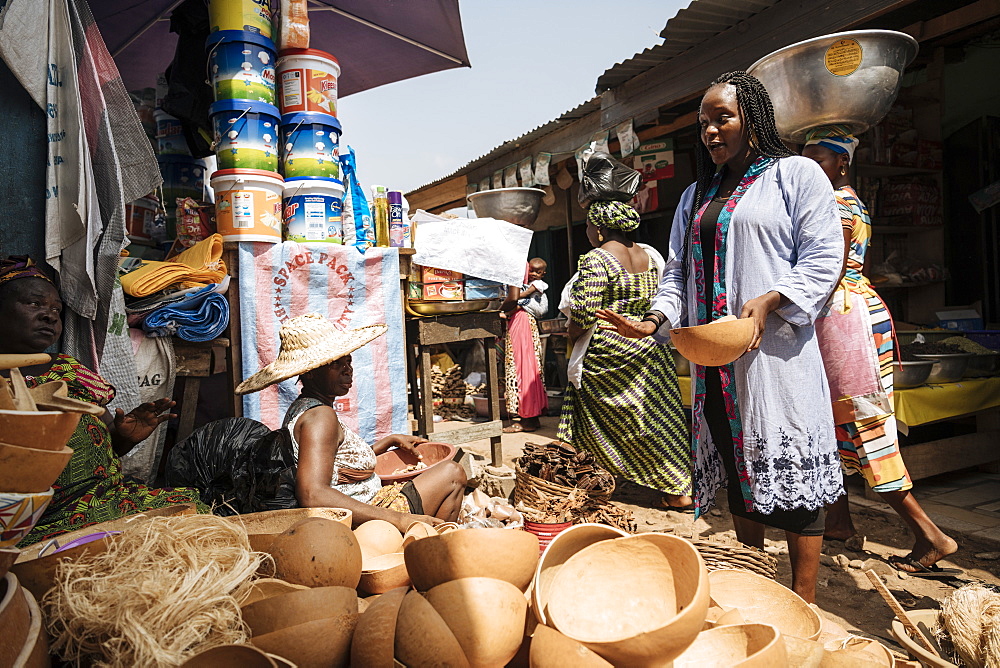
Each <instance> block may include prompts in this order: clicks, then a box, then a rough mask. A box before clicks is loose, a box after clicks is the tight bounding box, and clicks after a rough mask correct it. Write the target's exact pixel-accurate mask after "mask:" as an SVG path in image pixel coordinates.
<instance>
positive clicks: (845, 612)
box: [439, 417, 1000, 658]
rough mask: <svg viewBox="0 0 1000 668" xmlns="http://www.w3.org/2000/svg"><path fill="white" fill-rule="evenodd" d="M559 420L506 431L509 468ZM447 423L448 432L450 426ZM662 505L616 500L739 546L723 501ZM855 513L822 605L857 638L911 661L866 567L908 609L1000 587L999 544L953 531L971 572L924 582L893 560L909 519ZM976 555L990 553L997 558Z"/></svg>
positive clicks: (785, 573)
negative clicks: (854, 541) (965, 588)
mask: <svg viewBox="0 0 1000 668" xmlns="http://www.w3.org/2000/svg"><path fill="white" fill-rule="evenodd" d="M557 422H558V420H557V419H556V418H553V417H548V418H542V428H541V429H540V430H539V431H537V432H534V433H531V434H527V433H525V434H510V435H507V434H505V435H504V438H503V460H504V463H505V464H507V465H508V466H512V465H513V459H514V458H515V457H517V456H519V455H520V454H521V448H522V447H523V445H524V444H525V443H527V442H535V443H544V442H547V441H549V440H552V439H553V438H554V437H555V431H556V429H555V428H556V424H557ZM453 424H454V423H453ZM460 424H461V423H457V424H455V426H459V425H460ZM441 426H442V427H444V428H448V426H450V425H447V424H444V425H441ZM439 428H440V427H439ZM462 447H463V448H465V449H466V450H468V451H470V452H472V453H474V454H475V455H476V456H477V458H479V459H481V460H483V459H485V458H488V456H489V454H488V453H489V443H488V441H481V442H476V443H470V444H465V445H463V446H462ZM850 480H851V485H852V488H851V489H852V496H854V498H857V496H860V488H855V487H853V486H854V485H857V484H863V482H862V481H861V480H860V479H856V476H855V477H852V478H851V479H850ZM659 501H660V494H659V492H656V491H655V490H651V489H648V488H644V487H640V486H638V485H635V484H632V483H629V482H628V481H623V480H619V481H618V486H617V489H616V490H615V493H614V495H613V497H612V502H613V503H615V504H618V505H620V506H622V507H624V508H627V509H628V510H630V511H632V513H633V514H634V515H635V519H636V525H637V528H638V530H639V531H671V532H673V533H675V534H677V535H680V536H684V537H692V536H697V537H701V538H709V537H717V538H721V539H723V540H726V539H728V540H730V541H733V542H735V538H736V532H735V530H734V529H733V522H732V517H731V516H730V514H729V511H728V509H727V508H725V507H724V506H725V504H724V503H723V506H722V507H719V506H716V507H715V508H713V509H711V510H710V511H709V512H708V513H707V514H706V515H704V516H702V517H701V518H699V519H698V520H697V521H695V520H694V519H693V516H692V515H686V514H682V513H676V512H670V511H667V510H664V509H663V508H661V507H659ZM883 509H884V511H883ZM851 513H852V515H853V518H854V524H855V526H856V527H857V529H858V532H859V533H860V534H861V535H864V536H865V537H866V542H865V547H864V549H863V550H862V551H861V552H854V551H851V550H848V549H846V547H845V546H844V544H843V543H837V542H831V541H826V542H824V546H823V555H822V557H821V565H820V572H819V586H818V588H817V592H816V603H817V605H818V606H819V607H820V608H821V609H822V610H823V612H824V613H825V615H826V616H827V617H829V618H830V619H831V620H833V621H835V622H837V623H838V624H840V625H842V626H843V627H844V628H846V629H847V630H848V631H850V632H852V633H854V634H856V635H863V636H868V637H873V638H877V639H878V640H880V641H881V642H883V643H884V644H885V645H886V646H887V647H889V648H891V649H892V650H893V651H894V652H895V653H896V654H897V656H899V657H900V658H904V657H906V653H905V651H904V650H903V649H902V647H900V646H899V645H898V643H896V641H895V639H894V638H893V637H892V634H891V633H890V631H889V628H890V626H891V622H892V620H893V618H894V617H895V615H894V614H893V613H892V612H891V610H890V609H889V607H888V606H887V605H886V604H885V603H884V602H883V601H882V598H881V597H880V596H879V595H878V593H877V592H876V591H875V590H874V587H873V586H872V584H871V582H870V581H869V580H868V577H867V576H866V575H865V571H866V570H868V569H869V568H870V569H872V570H874V571H875V572H877V573H879V574H880V575H881V576H882V578H883V580H884V581H885V582H886V585H887V586H888V588H889V590H890V591H892V593H893V595H894V596H895V597H896V598H897V600H898V601H899V602H900V604H901V605H902V606H903V607H904V608H905V609H914V610H915V609H922V608H936V607H940V602H941V601H942V600H943V599H944V598H945V597H947V596H948V594H949V593H951V592H953V591H954V590H955V588H956V587H959V586H961V585H962V584H964V583H965V582H975V581H980V582H984V583H989V584H993V585H1000V577H998V575H1000V544H998V543H996V542H988V541H985V540H982V539H977V538H975V537H972V536H969V535H963V534H961V533H956V532H954V531H949V532H948V533H949V535H951V536H952V538H954V539H955V540H956V541H958V543H959V546H960V547H959V551H958V552H957V553H956V554H955V555H952V557H949V558H948V559H945V560H942V561H941V562H939V564H940V565H941V566H952V567H956V566H957V567H958V568H961V569H962V570H964V571H965V575H964V576H962V577H961V578H959V579H953V580H929V579H926V578H918V577H913V576H910V575H907V574H905V573H900V572H898V571H897V570H896V569H895V568H893V567H892V566H890V565H889V564H888V563H887V559H888V557H889V556H891V555H906V554H908V553H909V551H910V547H911V546H912V543H913V537H912V535H911V534H910V533H909V530H908V529H907V528H906V526H905V524H904V523H903V521H902V520H900V519H899V517H898V516H897V515H895V513H893V511H892V510H891V509H890V508H889V507H888V506H887V505H884V504H877V505H876V506H868V505H860V504H857V503H852V504H851ZM765 546H766V547H765V549H766V550H767V551H768V552H769V553H771V554H773V555H774V556H775V557H776V558H777V560H778V576H777V577H778V580H779V581H780V582H781V583H782V584H784V585H786V586H790V585H791V568H790V565H789V560H788V556H787V555H788V548H787V544H786V542H785V540H784V532H781V531H778V530H775V529H768V533H767V539H766V542H765ZM976 555H987V556H989V557H995V559H993V558H980V557H977V556H976Z"/></svg>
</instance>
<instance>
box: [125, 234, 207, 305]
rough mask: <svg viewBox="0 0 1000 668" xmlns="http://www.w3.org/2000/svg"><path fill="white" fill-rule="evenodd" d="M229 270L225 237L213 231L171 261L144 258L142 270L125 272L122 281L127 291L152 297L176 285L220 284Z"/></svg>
mask: <svg viewBox="0 0 1000 668" xmlns="http://www.w3.org/2000/svg"><path fill="white" fill-rule="evenodd" d="M124 260H125V261H126V262H128V261H129V260H134V258H124ZM226 273H227V272H226V263H225V262H223V261H222V236H221V235H219V234H213V235H212V236H210V237H208V238H207V239H205V240H203V241H200V242H198V243H197V244H195V245H194V246H192V247H191V248H188V249H187V250H186V251H184V252H183V253H181V254H179V255H177V256H176V257H173V258H171V259H170V260H168V261H165V262H155V261H152V260H147V261H143V262H142V264H141V265H140V266H139V268H138V269H135V270H133V271H130V272H128V273H127V274H125V275H123V276H122V277H121V281H122V289H123V290H125V293H126V294H129V295H132V296H133V297H148V296H149V295H152V294H156V293H157V292H160V291H161V290H166V289H167V288H169V287H171V286H174V285H177V286H180V287H181V288H191V287H198V286H202V285H208V284H210V283H219V282H220V281H221V280H222V279H223V277H225V275H226Z"/></svg>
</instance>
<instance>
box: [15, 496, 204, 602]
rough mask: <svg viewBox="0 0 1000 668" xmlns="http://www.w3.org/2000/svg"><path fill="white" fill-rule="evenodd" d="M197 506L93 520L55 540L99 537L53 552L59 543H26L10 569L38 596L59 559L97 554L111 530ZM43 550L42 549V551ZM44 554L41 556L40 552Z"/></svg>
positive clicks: (187, 512) (194, 509)
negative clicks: (93, 535) (88, 524)
mask: <svg viewBox="0 0 1000 668" xmlns="http://www.w3.org/2000/svg"><path fill="white" fill-rule="evenodd" d="M196 512H197V507H196V506H195V504H193V503H181V504H178V505H176V506H168V507H166V508H154V509H153V510H147V511H146V512H144V513H136V514H133V515H126V516H125V517H119V518H118V519H116V520H110V521H108V522H101V523H100V524H92V525H91V526H89V527H86V528H83V529H77V530H76V531H70V532H69V533H65V534H61V535H59V536H57V537H56V538H55V539H54V541H55V542H56V543H58V545H66V544H68V543H70V542H72V541H75V540H77V539H80V538H83V537H85V536H89V535H91V534H95V533H104V534H105V535H104V536H102V537H101V538H100V539H98V540H95V541H91V542H89V543H84V544H82V545H79V546H78V547H73V548H70V549H68V550H63V551H61V552H53V549H56V548H57V547H58V546H57V545H53V541H41V542H38V543H35V544H33V545H29V546H27V547H25V548H24V549H22V550H21V554H20V555H19V556H18V558H17V561H15V562H14V565H12V566H11V567H10V570H11V572H13V573H16V574H17V577H18V579H20V580H21V586H23V587H24V588H25V589H27V590H28V591H30V592H31V593H32V595H33V596H34V597H35V598H36V599H39V600H41V598H42V597H43V596H45V592H47V591H48V590H49V589H51V588H52V582H53V577H54V576H55V571H56V565H57V564H58V563H59V561H60V560H62V559H69V560H73V559H78V558H79V557H80V556H81V555H84V554H98V553H100V552H104V551H105V550H107V549H108V541H111V540H114V538H115V534H114V532H120V531H125V530H127V529H128V528H129V527H130V526H134V525H135V523H136V522H141V521H143V520H145V519H147V518H150V517H174V516H183V515H194V514H195V513H196ZM43 551H44V552H43ZM40 554H43V555H44V556H39V555H40Z"/></svg>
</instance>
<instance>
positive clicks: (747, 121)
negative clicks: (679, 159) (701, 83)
mask: <svg viewBox="0 0 1000 668" xmlns="http://www.w3.org/2000/svg"><path fill="white" fill-rule="evenodd" d="M720 84H729V85H731V86H733V87H735V88H736V104H737V107H738V108H739V111H740V120H741V122H742V123H743V126H744V127H745V128H746V131H747V140H748V142H749V144H750V149H751V150H752V151H753V152H754V153H757V154H758V155H762V156H766V157H768V158H787V157H789V156H792V155H795V154H794V153H793V152H792V151H790V150H789V149H788V147H787V146H785V144H784V143H782V141H781V138H780V137H779V136H778V128H777V126H776V125H775V123H774V107H773V106H772V105H771V97H770V96H769V95H768V94H767V89H766V88H764V84H762V83H761V82H760V80H759V79H758V78H757V77H755V76H752V75H750V74H747V73H746V72H745V71H743V70H734V71H732V72H726V73H725V74H723V75H721V76H719V77H716V79H715V80H714V81H713V82H712V83H711V84H710V85H709V88H712V87H713V86H718V85H720ZM706 90H707V89H706ZM697 128H698V141H697V142H696V147H695V170H696V171H695V173H696V175H697V185H696V186H695V190H694V200H693V202H692V204H691V213H690V215H689V216H688V222H687V227H686V229H685V234H684V253H683V255H682V257H683V260H684V265H683V266H684V285H685V286H686V285H687V279H688V272H689V271H690V270H689V268H688V253H689V252H690V245H691V225H692V224H694V219H695V217H696V216H697V215H698V210H699V209H701V205H702V204H703V203H704V201H705V194H706V193H707V192H708V189H709V187H710V186H711V184H712V179H713V178H714V177H715V173H716V166H715V164H714V163H713V162H712V157H711V155H710V154H709V152H708V149H707V148H705V145H704V144H703V143H702V142H701V127H700V123H699V124H698V126H697Z"/></svg>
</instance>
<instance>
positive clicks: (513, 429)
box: [503, 422, 538, 434]
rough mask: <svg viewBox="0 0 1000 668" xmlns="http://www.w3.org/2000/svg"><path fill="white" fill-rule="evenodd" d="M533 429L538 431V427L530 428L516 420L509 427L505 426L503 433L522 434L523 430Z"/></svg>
mask: <svg viewBox="0 0 1000 668" xmlns="http://www.w3.org/2000/svg"><path fill="white" fill-rule="evenodd" d="M533 431H538V427H535V428H534V429H529V428H527V427H524V426H522V425H521V423H520V422H515V423H514V424H512V425H510V426H509V427H504V428H503V433H505V434H520V433H521V432H524V433H530V432H533Z"/></svg>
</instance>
